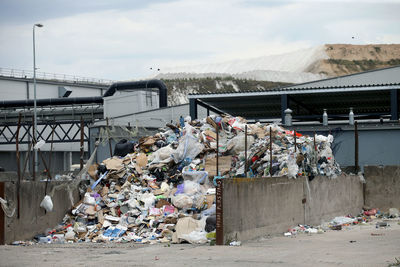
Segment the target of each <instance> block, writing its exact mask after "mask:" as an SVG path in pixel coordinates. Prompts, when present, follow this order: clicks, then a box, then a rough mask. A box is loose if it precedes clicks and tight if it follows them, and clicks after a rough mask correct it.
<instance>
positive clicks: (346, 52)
mask: <svg viewBox="0 0 400 267" xmlns="http://www.w3.org/2000/svg"><path fill="white" fill-rule="evenodd" d="M325 52H326V54H327V55H328V57H329V59H324V60H320V61H317V62H316V63H314V64H313V65H311V66H310V67H309V68H308V70H307V71H309V72H312V73H318V74H326V75H328V76H332V77H333V76H341V75H346V74H352V73H357V72H362V71H367V70H373V69H379V68H385V67H391V66H396V65H400V44H371V45H350V44H327V45H325Z"/></svg>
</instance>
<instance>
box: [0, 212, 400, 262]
mask: <svg viewBox="0 0 400 267" xmlns="http://www.w3.org/2000/svg"><path fill="white" fill-rule="evenodd" d="M378 221H380V220H375V221H374V222H372V223H370V224H367V225H364V226H352V227H348V228H346V229H343V230H341V231H327V232H325V233H323V234H313V235H307V234H299V235H297V236H296V237H283V235H279V236H275V237H269V238H267V237H264V238H259V239H258V240H253V241H248V242H244V243H243V244H242V245H241V246H239V247H229V246H210V245H208V244H207V245H191V244H171V245H170V246H168V245H165V244H157V245H138V244H133V243H128V244H111V243H107V244H105V243H100V244H92V243H81V244H61V245H56V244H49V245H31V246H10V245H6V246H0V265H1V266H77V265H79V266H245V265H248V266H388V265H389V264H391V263H395V262H396V260H395V258H399V260H400V224H399V221H398V220H396V221H390V222H389V224H390V226H389V227H387V228H379V229H377V228H376V227H375V225H376V222H378Z"/></svg>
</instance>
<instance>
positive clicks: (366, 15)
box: [0, 0, 400, 80]
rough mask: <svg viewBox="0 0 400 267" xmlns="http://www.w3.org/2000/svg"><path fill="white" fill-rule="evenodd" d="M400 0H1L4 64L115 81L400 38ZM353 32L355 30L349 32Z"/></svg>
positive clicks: (0, 48)
mask: <svg viewBox="0 0 400 267" xmlns="http://www.w3.org/2000/svg"><path fill="white" fill-rule="evenodd" d="M399 14H400V0H363V1H356V0H341V1H336V0H328V1H323V0H318V1H316V0H314V1H312V0H303V1H300V0H298V1H292V0H113V1H111V0H96V1H95V0H85V1H82V0H0V68H9V69H20V70H32V69H33V55H32V54H33V52H32V46H33V45H32V34H33V31H32V27H33V25H34V24H35V23H42V24H43V25H44V27H42V28H36V30H35V37H36V65H37V67H38V68H39V71H43V72H48V73H60V74H70V75H78V76H85V77H94V78H101V79H111V80H131V79H143V78H147V77H151V76H154V75H156V74H157V69H160V71H161V72H162V70H163V68H167V67H174V66H184V65H198V64H206V63H215V62H223V61H228V60H234V59H242V58H252V57H259V56H266V55H272V54H280V53H287V52H292V51H296V50H299V49H304V48H309V47H313V46H317V45H323V44H328V43H348V44H371V43H376V44H386V43H400V16H399ZM353 37H354V38H353Z"/></svg>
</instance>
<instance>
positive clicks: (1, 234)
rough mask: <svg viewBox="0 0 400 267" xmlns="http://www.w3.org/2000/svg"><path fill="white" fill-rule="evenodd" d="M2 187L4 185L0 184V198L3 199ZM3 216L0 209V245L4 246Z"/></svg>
mask: <svg viewBox="0 0 400 267" xmlns="http://www.w3.org/2000/svg"><path fill="white" fill-rule="evenodd" d="M4 187H5V183H4V182H0V197H1V198H3V199H5V198H6V197H5V195H4V191H5V190H4ZM5 216H6V214H5V213H4V211H3V209H0V245H4V243H5Z"/></svg>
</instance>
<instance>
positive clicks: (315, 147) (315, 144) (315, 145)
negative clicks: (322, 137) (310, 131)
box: [313, 131, 317, 153]
mask: <svg viewBox="0 0 400 267" xmlns="http://www.w3.org/2000/svg"><path fill="white" fill-rule="evenodd" d="M313 140H314V152H315V153H317V143H316V142H315V131H314V138H313Z"/></svg>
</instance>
